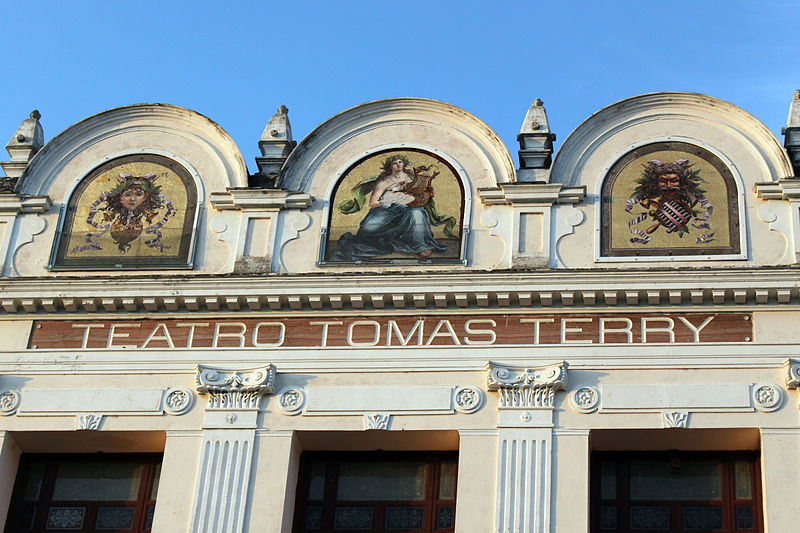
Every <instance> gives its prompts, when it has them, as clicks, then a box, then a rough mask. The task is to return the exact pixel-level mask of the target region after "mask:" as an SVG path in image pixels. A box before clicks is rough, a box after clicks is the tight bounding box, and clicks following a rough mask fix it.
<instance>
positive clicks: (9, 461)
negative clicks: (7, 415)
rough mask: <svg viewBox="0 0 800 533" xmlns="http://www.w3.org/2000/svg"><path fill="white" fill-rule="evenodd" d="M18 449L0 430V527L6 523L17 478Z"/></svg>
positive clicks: (7, 434) (6, 434)
mask: <svg viewBox="0 0 800 533" xmlns="http://www.w3.org/2000/svg"><path fill="white" fill-rule="evenodd" d="M19 456H20V451H19V448H17V445H16V444H15V443H14V440H13V439H12V438H11V435H9V433H8V432H7V431H0V527H2V526H3V525H4V524H5V523H6V517H7V516H8V506H9V504H10V503H11V492H12V491H13V490H14V481H15V480H16V479H17V468H18V466H19Z"/></svg>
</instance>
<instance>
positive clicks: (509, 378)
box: [487, 361, 567, 409]
mask: <svg viewBox="0 0 800 533" xmlns="http://www.w3.org/2000/svg"><path fill="white" fill-rule="evenodd" d="M487 370H488V371H489V374H488V379H487V381H488V388H489V390H490V391H498V392H499V394H500V406H499V407H500V408H501V409H503V408H514V407H516V408H531V407H533V408H547V409H552V408H553V397H554V395H555V392H556V391H558V390H562V389H564V387H566V385H567V363H566V362H565V361H562V362H560V363H557V364H553V365H548V366H542V367H536V368H522V367H511V366H503V365H499V364H497V363H493V362H491V361H490V362H489V363H488V364H487Z"/></svg>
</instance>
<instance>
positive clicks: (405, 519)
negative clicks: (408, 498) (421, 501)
mask: <svg viewBox="0 0 800 533" xmlns="http://www.w3.org/2000/svg"><path fill="white" fill-rule="evenodd" d="M424 523H425V508H424V507H419V506H414V507H387V508H386V529H391V530H409V529H422V527H423V525H424Z"/></svg>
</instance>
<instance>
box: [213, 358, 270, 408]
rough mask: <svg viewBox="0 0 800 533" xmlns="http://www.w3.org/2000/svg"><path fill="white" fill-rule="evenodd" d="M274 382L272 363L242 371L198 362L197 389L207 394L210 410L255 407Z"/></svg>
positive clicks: (268, 392)
mask: <svg viewBox="0 0 800 533" xmlns="http://www.w3.org/2000/svg"><path fill="white" fill-rule="evenodd" d="M274 384H275V367H274V366H273V365H267V366H264V367H259V368H251V369H248V370H241V371H239V370H223V369H221V368H215V367H212V366H206V365H197V392H199V393H201V394H208V408H209V409H258V404H259V401H260V400H261V397H262V396H264V395H265V394H272V392H273V391H274Z"/></svg>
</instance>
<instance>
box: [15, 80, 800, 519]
mask: <svg viewBox="0 0 800 533" xmlns="http://www.w3.org/2000/svg"><path fill="white" fill-rule="evenodd" d="M521 111H523V110H521ZM520 116H521V117H522V116H523V115H522V113H521V114H520ZM320 118H321V119H323V118H324V117H320ZM3 127H5V128H7V129H8V130H9V131H11V130H13V127H14V125H13V124H6V125H4V126H3ZM518 140H519V148H516V147H514V152H517V153H516V154H515V156H512V154H511V150H510V148H509V147H507V146H505V145H504V144H503V143H502V142H501V140H500V139H499V137H498V136H497V134H496V133H495V132H493V131H492V129H491V128H489V127H488V126H487V125H486V124H485V123H484V122H483V121H481V120H480V119H479V118H477V117H475V116H474V115H472V114H470V113H469V112H468V111H465V110H463V109H460V108H458V107H455V106H452V105H449V104H447V103H443V102H438V101H434V100H428V99H423V98H390V99H385V100H378V101H373V102H368V103H365V104H362V105H359V106H356V107H353V108H351V109H347V110H344V111H342V112H341V113H339V114H337V115H335V116H333V117H331V118H329V119H327V120H324V121H323V122H322V123H321V124H320V125H319V126H318V127H317V128H316V129H314V130H313V131H311V132H310V133H308V134H307V135H306V136H305V137H304V138H303V139H302V140H301V141H299V142H298V141H295V140H294V138H293V136H292V132H291V127H290V124H289V115H288V110H287V109H286V108H285V107H283V106H281V107H280V108H278V110H277V112H276V113H275V114H274V115H273V116H272V117H271V118H270V119H269V121H268V122H267V124H266V127H265V129H264V133H263V134H262V136H261V138H260V139H259V140H258V148H259V153H260V155H259V156H257V157H256V163H257V166H258V172H256V173H255V174H251V173H250V172H249V171H248V169H247V165H246V164H245V159H244V157H243V156H242V153H241V152H240V150H239V148H238V147H237V145H236V144H235V143H234V142H233V140H232V139H231V138H230V136H229V135H228V134H227V133H226V132H225V131H224V130H223V129H222V127H220V126H219V125H217V124H216V123H215V122H213V121H212V120H210V119H209V118H207V117H205V116H203V115H201V114H199V113H197V112H195V111H192V110H189V109H185V108H182V107H177V106H173V105H165V104H139V105H130V106H125V107H120V108H116V109H110V110H108V111H104V112H101V113H99V114H97V115H94V116H91V117H88V118H85V119H83V120H81V121H79V122H77V123H76V124H74V125H73V126H71V127H69V128H68V129H66V130H65V131H63V132H62V133H60V134H58V135H56V136H55V137H53V138H52V139H49V140H47V141H45V137H44V133H43V130H42V126H41V124H40V115H39V113H38V112H36V111H34V112H33V113H31V116H30V118H27V119H25V120H24V121H23V122H22V124H21V125H20V126H19V128H18V129H17V130H16V131H15V132H14V133H13V136H12V137H11V140H10V141H9V143H8V145H7V147H6V149H7V151H8V153H9V158H10V159H9V160H7V161H3V162H1V163H0V165H2V168H3V169H4V171H5V174H6V175H5V177H0V268H2V271H1V272H0V276H1V277H0V524H3V527H4V531H5V532H6V533H18V532H34V531H35V532H45V531H47V532H49V531H83V532H89V531H126V532H149V531H153V532H155V533H173V532H174V533H178V532H181V533H183V532H191V533H256V532H258V533H260V532H274V533H314V532H381V533H383V532H430V533H435V532H443V533H446V532H456V533H472V532H495V533H510V532H519V533H550V532H558V533H589V532H591V533H601V532H617V533H620V532H634V531H637V532H638V531H661V532H664V531H668V532H692V531H724V532H731V533H733V532H770V533H782V532H786V531H791V530H793V529H795V528H796V524H797V512H796V511H797V503H796V502H797V492H798V488H800V410H799V409H798V405H799V403H798V402H799V399H798V390H797V389H798V386H800V353H799V352H800V327H798V324H800V270H798V263H800V177H798V176H800V91H798V92H797V93H795V94H794V96H793V99H792V100H791V104H790V114H789V120H788V122H787V125H786V128H785V129H784V139H783V142H781V141H780V140H779V139H777V138H776V137H775V135H774V134H773V133H771V131H770V130H769V129H768V128H767V127H765V126H764V125H763V124H762V123H761V122H759V121H758V120H757V119H756V118H754V117H753V116H752V115H750V114H748V113H747V112H746V111H744V110H742V109H740V108H738V107H736V106H734V105H732V104H730V103H727V102H724V101H721V100H718V99H716V98H713V97H709V96H704V95H700V94H693V93H680V92H670V93H652V94H645V95H640V96H634V97H632V98H628V99H626V100H623V101H620V102H617V103H614V104H611V105H609V106H608V107H606V108H603V109H601V110H599V111H597V112H596V113H595V114H593V115H592V116H590V117H589V118H587V119H586V120H585V121H584V122H583V123H582V124H581V125H580V126H578V127H577V128H576V129H575V130H574V131H573V132H572V133H570V134H569V135H568V136H567V137H566V139H565V140H564V141H563V142H562V144H561V146H560V148H559V150H558V152H557V153H556V154H554V153H553V142H554V140H555V133H553V132H552V131H551V130H550V127H549V123H548V119H547V114H546V111H545V107H544V105H543V103H542V102H541V101H540V100H538V99H537V100H535V101H534V102H533V103H532V104H531V106H530V108H529V109H527V111H526V113H525V114H524V118H523V123H522V127H521V130H520V133H519V136H518Z"/></svg>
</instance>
